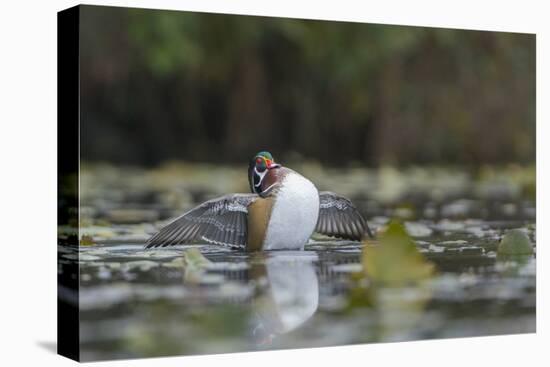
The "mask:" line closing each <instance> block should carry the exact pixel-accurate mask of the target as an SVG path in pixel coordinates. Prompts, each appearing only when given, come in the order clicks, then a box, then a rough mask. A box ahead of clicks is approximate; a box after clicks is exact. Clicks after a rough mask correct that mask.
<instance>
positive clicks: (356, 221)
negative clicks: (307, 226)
mask: <svg viewBox="0 0 550 367" xmlns="http://www.w3.org/2000/svg"><path fill="white" fill-rule="evenodd" d="M315 231H316V232H318V233H321V234H324V235H327V236H331V237H337V238H343V239H349V240H354V241H360V240H361V239H362V238H363V237H364V235H365V233H367V234H368V236H369V237H372V233H371V231H370V228H369V226H368V224H367V221H366V220H365V218H363V216H362V215H361V213H359V211H358V210H357V208H356V207H355V206H354V205H353V204H352V203H351V201H350V200H349V199H347V198H345V197H343V196H340V195H337V194H335V193H333V192H329V191H322V192H320V193H319V219H318V221H317V226H316V228H315Z"/></svg>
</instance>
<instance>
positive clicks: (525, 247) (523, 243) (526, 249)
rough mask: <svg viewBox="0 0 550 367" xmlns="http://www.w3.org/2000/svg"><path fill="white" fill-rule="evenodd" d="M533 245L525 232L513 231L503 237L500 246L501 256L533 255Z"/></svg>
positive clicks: (499, 252)
mask: <svg viewBox="0 0 550 367" xmlns="http://www.w3.org/2000/svg"><path fill="white" fill-rule="evenodd" d="M532 253H533V245H532V244H531V241H530V240H529V237H528V236H527V235H526V234H525V232H524V231H521V230H519V229H511V230H509V231H508V232H506V234H505V235H504V236H503V237H502V240H501V241H500V244H499V245H498V254H499V255H531V254H532Z"/></svg>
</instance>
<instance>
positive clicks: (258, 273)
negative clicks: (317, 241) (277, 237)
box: [250, 252, 319, 346]
mask: <svg viewBox="0 0 550 367" xmlns="http://www.w3.org/2000/svg"><path fill="white" fill-rule="evenodd" d="M259 260H261V261H259ZM316 260H317V254H315V253H309V252H308V253H302V252H301V253H296V252H278V253H270V254H269V255H268V256H265V257H264V256H261V257H256V258H255V259H254V258H253V259H252V266H251V269H250V275H251V277H252V279H253V280H255V281H256V282H257V283H258V286H259V287H260V292H259V294H258V295H257V296H256V297H255V298H254V300H253V301H252V305H253V309H254V311H255V316H254V318H253V322H252V325H251V328H252V330H251V331H252V337H253V339H254V341H255V343H256V344H257V345H260V346H261V345H269V344H270V343H271V341H272V340H273V339H274V338H275V337H276V336H277V335H280V334H284V333H288V332H290V331H292V330H294V329H296V328H298V327H299V326H300V325H302V324H303V323H304V322H306V321H307V320H308V319H309V318H310V317H311V316H313V314H314V313H315V311H316V310H317V306H318V304H319V281H318V279H317V274H316V273H315V268H314V266H313V261H316Z"/></svg>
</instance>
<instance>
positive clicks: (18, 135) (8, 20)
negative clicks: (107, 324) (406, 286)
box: [0, 0, 550, 367]
mask: <svg viewBox="0 0 550 367" xmlns="http://www.w3.org/2000/svg"><path fill="white" fill-rule="evenodd" d="M90 3H93V4H106V5H120V6H135V7H149V8H166V9H182V10H201V11H213V12H226V13H241V14H261V15H277V16H287V17H300V18H316V19H335V20H355V21H361V22H378V23H387V24H409V25H424V26H437V27H451V28H468V29H483V30H499V31H503V30H505V31H517V32H529V33H537V158H538V159H537V177H538V182H537V187H538V190H537V198H538V202H537V219H538V220H537V222H538V223H537V263H538V269H537V272H538V278H537V283H538V286H537V289H538V292H537V334H532V335H519V336H501V337H484V338H465V339H452V340H441V341H429V342H422V341H420V342H408V343H393V344H375V345H360V346H348V347H334V348H319V349H309V350H291V351H277V352H262V353H241V354H228V355H215V356H200V357H173V358H161V359H146V360H132V361H117V362H101V363H99V364H98V365H102V366H103V365H106V366H111V365H113V366H153V365H155V366H164V365H166V366H181V365H186V366H198V365H200V366H214V365H215V366H220V365H223V366H228V365H239V366H264V365H286V366H290V365H292V366H294V365H298V366H299V365H300V364H302V365H303V364H308V363H310V364H314V365H336V366H344V365H345V366H352V365H355V364H357V365H363V366H365V365H384V366H392V365H396V364H398V363H399V364H404V365H425V366H432V365H433V366H440V367H441V366H445V367H448V366H468V365H469V366H478V365H485V366H499V367H500V366H518V365H520V366H541V365H548V363H549V360H550V357H549V354H548V349H549V348H550V347H549V346H550V340H549V338H548V336H549V333H548V330H549V328H548V313H549V312H548V307H549V304H548V289H549V288H550V286H549V285H548V269H549V267H550V265H549V264H548V262H547V261H546V259H547V255H546V254H547V253H546V250H545V247H546V245H547V243H548V240H549V236H548V233H549V231H548V227H546V225H547V224H548V210H547V209H546V208H548V203H549V201H548V193H547V192H546V189H547V188H548V187H550V186H549V182H548V174H547V173H548V165H549V160H548V159H546V158H547V157H548V146H547V145H546V143H547V142H546V140H547V139H548V138H549V135H548V127H547V126H548V122H549V121H548V118H549V113H548V102H550V99H549V93H548V85H549V79H548V76H549V71H548V70H549V65H550V59H549V52H550V51H549V50H550V45H549V38H550V34H549V27H548V26H547V25H545V24H544V23H545V21H546V23H548V22H549V21H550V20H549V19H550V17H549V16H548V14H550V11H548V10H547V9H545V6H544V4H545V1H526V0H524V1H514V2H511V3H510V2H505V1H502V0H501V1H498V2H497V1H495V2H491V1H483V2H482V1H468V0H461V1H454V0H453V1H441V0H439V1H435V0H434V1H419V0H416V1H374V2H371V3H370V4H369V3H368V2H367V1H356V2H351V1H344V0H338V1H332V2H330V3H327V4H325V3H321V2H320V1H309V2H308V1H305V0H303V1H298V0H294V1H286V0H285V1H282V0H278V1H271V0H270V1H269V2H267V1H253V0H250V1H240V0H232V1H227V0H226V1H211V0H202V1H200V0H194V1H185V0H179V1H167V0H155V1H153V0H148V1H145V0H142V1H91V2H90ZM76 4H77V3H76V2H73V1H60V0H59V1H58V0H55V1H53V0H49V1H36V2H31V1H12V2H11V3H10V2H8V1H3V2H2V5H1V11H0V17H1V19H0V27H1V28H0V73H1V74H0V75H1V78H0V93H1V95H0V97H1V99H0V195H1V196H0V216H1V217H0V233H2V236H1V237H0V338H1V339H0V365H2V366H12V365H31V366H32V365H39V366H50V365H56V366H57V365H60V366H65V365H70V364H74V362H72V361H69V360H68V359H65V358H62V357H59V356H57V355H56V354H55V353H54V352H53V350H54V348H55V339H56V209H57V204H56V144H57V137H56V12H57V11H59V10H62V9H65V8H67V7H70V6H73V5H76ZM545 15H546V17H545ZM61 144H63V142H61ZM543 285H544V286H543ZM545 339H546V340H545ZM31 363H32V364H31Z"/></svg>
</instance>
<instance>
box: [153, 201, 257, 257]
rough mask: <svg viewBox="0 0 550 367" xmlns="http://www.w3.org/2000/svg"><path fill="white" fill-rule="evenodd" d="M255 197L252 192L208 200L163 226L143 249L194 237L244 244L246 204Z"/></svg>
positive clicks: (213, 241) (227, 243)
mask: <svg viewBox="0 0 550 367" xmlns="http://www.w3.org/2000/svg"><path fill="white" fill-rule="evenodd" d="M257 198H258V195H256V194H230V195H225V196H222V197H219V198H216V199H212V200H209V201H207V202H205V203H203V204H201V205H199V206H197V207H196V208H194V209H191V210H190V211H188V212H187V213H185V214H183V215H181V216H180V217H178V218H176V219H175V220H173V221H172V222H171V223H169V224H168V225H166V226H165V227H164V228H162V229H161V230H160V232H158V233H157V234H155V235H154V236H153V237H151V238H150V239H149V240H148V241H147V244H146V245H145V248H151V247H161V246H162V247H164V246H173V245H179V244H183V243H189V242H191V241H194V240H204V241H207V242H211V243H217V244H220V245H225V246H230V247H244V246H245V245H246V240H247V215H248V205H249V204H250V203H252V202H253V201H254V200H256V199H257Z"/></svg>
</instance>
